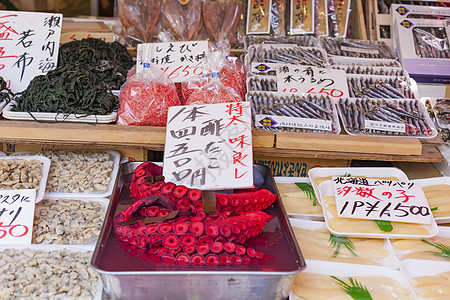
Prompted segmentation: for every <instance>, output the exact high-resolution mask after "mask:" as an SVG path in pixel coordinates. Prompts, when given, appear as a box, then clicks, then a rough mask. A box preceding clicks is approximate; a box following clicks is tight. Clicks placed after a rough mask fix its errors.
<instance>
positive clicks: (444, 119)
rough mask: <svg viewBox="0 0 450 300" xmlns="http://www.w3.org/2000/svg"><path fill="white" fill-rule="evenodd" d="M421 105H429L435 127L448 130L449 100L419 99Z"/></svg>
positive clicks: (449, 117) (449, 116)
mask: <svg viewBox="0 0 450 300" xmlns="http://www.w3.org/2000/svg"><path fill="white" fill-rule="evenodd" d="M420 100H421V101H422V103H424V104H425V105H427V104H429V105H430V106H431V110H432V112H433V115H434V117H435V120H436V123H437V125H438V126H439V127H440V128H442V129H449V125H450V99H447V98H428V97H425V98H421V99H420Z"/></svg>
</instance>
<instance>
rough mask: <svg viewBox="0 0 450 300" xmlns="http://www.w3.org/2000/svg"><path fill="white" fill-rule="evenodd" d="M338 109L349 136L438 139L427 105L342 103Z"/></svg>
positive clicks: (389, 101)
mask: <svg viewBox="0 0 450 300" xmlns="http://www.w3.org/2000/svg"><path fill="white" fill-rule="evenodd" d="M337 107H338V110H339V116H340V117H341V120H342V124H343V126H344V128H345V131H346V132H347V133H348V134H352V135H373V136H379V135H381V136H396V137H402V136H403V137H415V138H417V137H420V138H433V137H435V136H436V135H437V130H436V127H435V126H434V124H433V122H432V121H431V119H430V117H429V115H428V113H427V111H426V109H425V107H424V105H423V104H422V103H421V102H420V101H418V100H415V99H367V98H361V99H359V98H357V99H355V98H350V99H339V101H338V105H337Z"/></svg>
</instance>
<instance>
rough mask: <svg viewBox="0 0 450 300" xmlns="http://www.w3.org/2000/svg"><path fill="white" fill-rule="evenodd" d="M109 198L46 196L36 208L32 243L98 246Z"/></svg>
mask: <svg viewBox="0 0 450 300" xmlns="http://www.w3.org/2000/svg"><path fill="white" fill-rule="evenodd" d="M108 204H109V199H106V198H75V197H74V198H70V199H69V198H61V199H59V198H44V199H43V200H42V201H40V202H39V203H37V204H36V207H35V210H34V226H33V237H32V243H33V244H52V245H60V244H61V245H83V244H84V245H95V242H96V240H97V239H98V236H99V234H100V231H101V229H102V225H103V221H104V219H105V213H106V210H107V208H108Z"/></svg>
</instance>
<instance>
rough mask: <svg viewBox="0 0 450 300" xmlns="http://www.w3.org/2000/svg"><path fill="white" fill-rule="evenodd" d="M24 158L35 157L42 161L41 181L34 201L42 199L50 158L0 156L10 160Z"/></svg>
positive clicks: (30, 158)
mask: <svg viewBox="0 0 450 300" xmlns="http://www.w3.org/2000/svg"><path fill="white" fill-rule="evenodd" d="M16 158H17V159H25V160H32V159H36V160H39V161H40V162H42V164H43V165H42V169H41V176H42V178H41V181H40V182H39V190H38V191H36V202H39V201H41V200H42V198H44V194H45V187H46V185H47V177H48V171H49V170H50V163H51V161H50V159H48V158H47V157H43V156H37V155H36V156H14V157H10V156H0V159H7V160H11V159H16Z"/></svg>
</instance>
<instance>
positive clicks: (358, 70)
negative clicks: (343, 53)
mask: <svg viewBox="0 0 450 300" xmlns="http://www.w3.org/2000/svg"><path fill="white" fill-rule="evenodd" d="M331 68H333V69H338V70H344V71H345V72H346V73H347V74H360V75H381V76H398V77H407V76H408V73H407V72H406V70H405V69H403V68H397V67H384V66H360V65H332V66H331Z"/></svg>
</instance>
